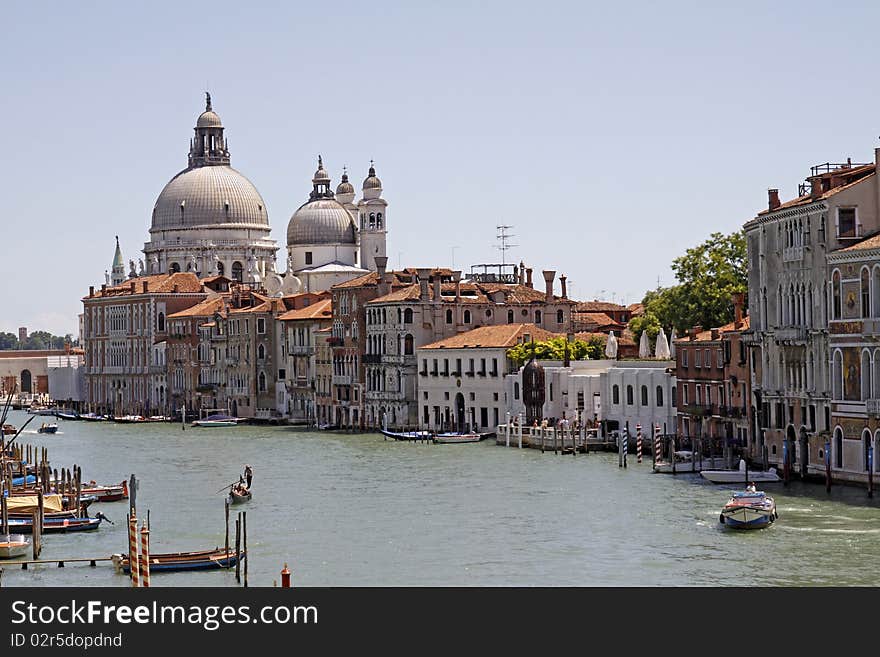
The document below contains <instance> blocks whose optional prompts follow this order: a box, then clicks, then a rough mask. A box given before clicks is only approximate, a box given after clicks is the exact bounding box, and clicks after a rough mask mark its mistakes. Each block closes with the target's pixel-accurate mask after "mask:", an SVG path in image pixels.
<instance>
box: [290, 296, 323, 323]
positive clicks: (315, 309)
mask: <svg viewBox="0 0 880 657" xmlns="http://www.w3.org/2000/svg"><path fill="white" fill-rule="evenodd" d="M332 306H333V304H332V301H331V300H330V299H322V300H321V301H318V302H317V303H313V304H312V305H310V306H306V307H305V308H300V309H299V310H288V311H287V312H286V313H283V314H281V315H279V316H278V319H280V320H281V321H283V322H287V321H294V320H297V319H326V320H330V319H332V317H333V307H332Z"/></svg>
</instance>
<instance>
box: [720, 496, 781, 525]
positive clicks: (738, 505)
mask: <svg viewBox="0 0 880 657" xmlns="http://www.w3.org/2000/svg"><path fill="white" fill-rule="evenodd" d="M778 517H779V515H778V514H777V513H776V502H775V501H774V500H773V498H772V497H770V496H769V495H767V494H766V493H765V492H764V491H759V490H755V489H754V488H749V489H747V490H745V491H743V492H735V493H733V494H732V495H731V497H730V499H729V500H728V502H727V504H725V505H724V508H723V509H721V516H720V517H719V519H718V520H719V522H720V523H721V524H723V525H725V526H726V527H730V528H731V529H760V528H762V527H767V526H769V525H771V524H772V523H773V522H775V521H776V519H777V518H778Z"/></svg>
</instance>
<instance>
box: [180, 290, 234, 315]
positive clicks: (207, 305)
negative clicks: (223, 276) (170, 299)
mask: <svg viewBox="0 0 880 657" xmlns="http://www.w3.org/2000/svg"><path fill="white" fill-rule="evenodd" d="M228 298H229V295H228V294H224V295H218V296H216V297H210V298H208V299H205V300H204V301H202V302H200V303H197V304H196V305H194V306H193V307H191V308H187V309H186V310H181V311H180V312H176V313H174V314H172V315H168V317H167V319H182V318H184V317H211V316H213V315H214V313H215V312H217V311H218V310H220V309H221V308H223V300H224V299H228Z"/></svg>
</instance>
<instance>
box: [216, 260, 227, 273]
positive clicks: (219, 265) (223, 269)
mask: <svg viewBox="0 0 880 657" xmlns="http://www.w3.org/2000/svg"><path fill="white" fill-rule="evenodd" d="M224 273H226V267H224V266H223V263H222V262H219V261H218V262H217V275H218V276H223V274H224Z"/></svg>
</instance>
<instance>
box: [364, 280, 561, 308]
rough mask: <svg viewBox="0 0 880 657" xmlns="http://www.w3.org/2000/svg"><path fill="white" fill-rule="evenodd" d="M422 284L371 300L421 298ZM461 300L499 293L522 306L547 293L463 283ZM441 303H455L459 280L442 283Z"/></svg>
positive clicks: (476, 300) (477, 299)
mask: <svg viewBox="0 0 880 657" xmlns="http://www.w3.org/2000/svg"><path fill="white" fill-rule="evenodd" d="M420 287H421V286H420V285H419V284H418V283H416V284H413V285H407V286H406V287H404V288H401V289H399V290H395V291H394V292H391V293H390V294H386V295H385V296H382V297H378V298H376V299H372V300H370V301H369V302H368V303H375V304H380V303H393V302H395V301H418V300H419V296H420V294H421V291H420ZM459 291H460V297H459V303H482V304H485V303H496V302H495V297H496V296H497V295H498V293H499V292H500V293H502V294H503V295H504V298H503V300H502V301H501V302H500V303H502V304H510V305H518V304H530V303H544V299H545V295H544V293H543V292H539V291H538V290H535V289H532V288H530V287H527V286H525V285H505V284H504V283H472V282H467V283H464V282H463V283H459ZM428 299H429V300H433V299H434V285H433V284H432V283H429V284H428ZM440 302H441V303H455V283H442V284H441V285H440ZM553 302H554V303H566V302H567V303H571V304H574V303H575V302H574V301H571V300H570V299H563V298H562V297H557V296H554V297H553Z"/></svg>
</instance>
